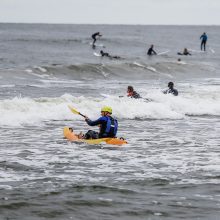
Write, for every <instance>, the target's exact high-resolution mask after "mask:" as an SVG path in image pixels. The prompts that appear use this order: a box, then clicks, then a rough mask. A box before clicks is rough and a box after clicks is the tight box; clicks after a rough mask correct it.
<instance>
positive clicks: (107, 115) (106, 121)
mask: <svg viewBox="0 0 220 220" xmlns="http://www.w3.org/2000/svg"><path fill="white" fill-rule="evenodd" d="M111 115H112V108H111V107H109V106H104V107H103V108H102V109H101V117H100V118H98V119H97V120H95V121H92V120H90V119H89V118H88V117H87V116H86V117H85V121H86V122H87V124H88V125H90V126H96V125H99V133H98V132H96V131H92V130H89V131H88V132H87V133H86V134H85V135H84V138H85V139H97V138H107V137H111V138H114V137H116V134H117V130H118V122H117V120H116V119H115V118H113V117H112V116H111Z"/></svg>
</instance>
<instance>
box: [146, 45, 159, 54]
mask: <svg viewBox="0 0 220 220" xmlns="http://www.w3.org/2000/svg"><path fill="white" fill-rule="evenodd" d="M153 48H154V45H153V44H152V45H151V47H150V48H149V49H148V51H147V55H150V56H151V55H157V53H156V52H155V51H154V49H153Z"/></svg>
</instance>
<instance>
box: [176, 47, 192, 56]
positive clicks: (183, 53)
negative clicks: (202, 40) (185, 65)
mask: <svg viewBox="0 0 220 220" xmlns="http://www.w3.org/2000/svg"><path fill="white" fill-rule="evenodd" d="M177 54H178V55H185V56H187V55H190V56H191V55H192V54H191V53H190V52H189V51H188V50H187V48H184V50H183V52H182V53H180V52H178V53H177Z"/></svg>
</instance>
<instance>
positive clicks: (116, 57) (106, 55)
mask: <svg viewBox="0 0 220 220" xmlns="http://www.w3.org/2000/svg"><path fill="white" fill-rule="evenodd" d="M100 54H101V56H102V57H109V58H113V59H121V57H119V56H111V55H109V53H106V52H103V51H102V52H100Z"/></svg>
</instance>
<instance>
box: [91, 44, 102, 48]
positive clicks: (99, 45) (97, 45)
mask: <svg viewBox="0 0 220 220" xmlns="http://www.w3.org/2000/svg"><path fill="white" fill-rule="evenodd" d="M90 45H93V44H92V43H90ZM95 47H102V48H105V45H103V44H95Z"/></svg>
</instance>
